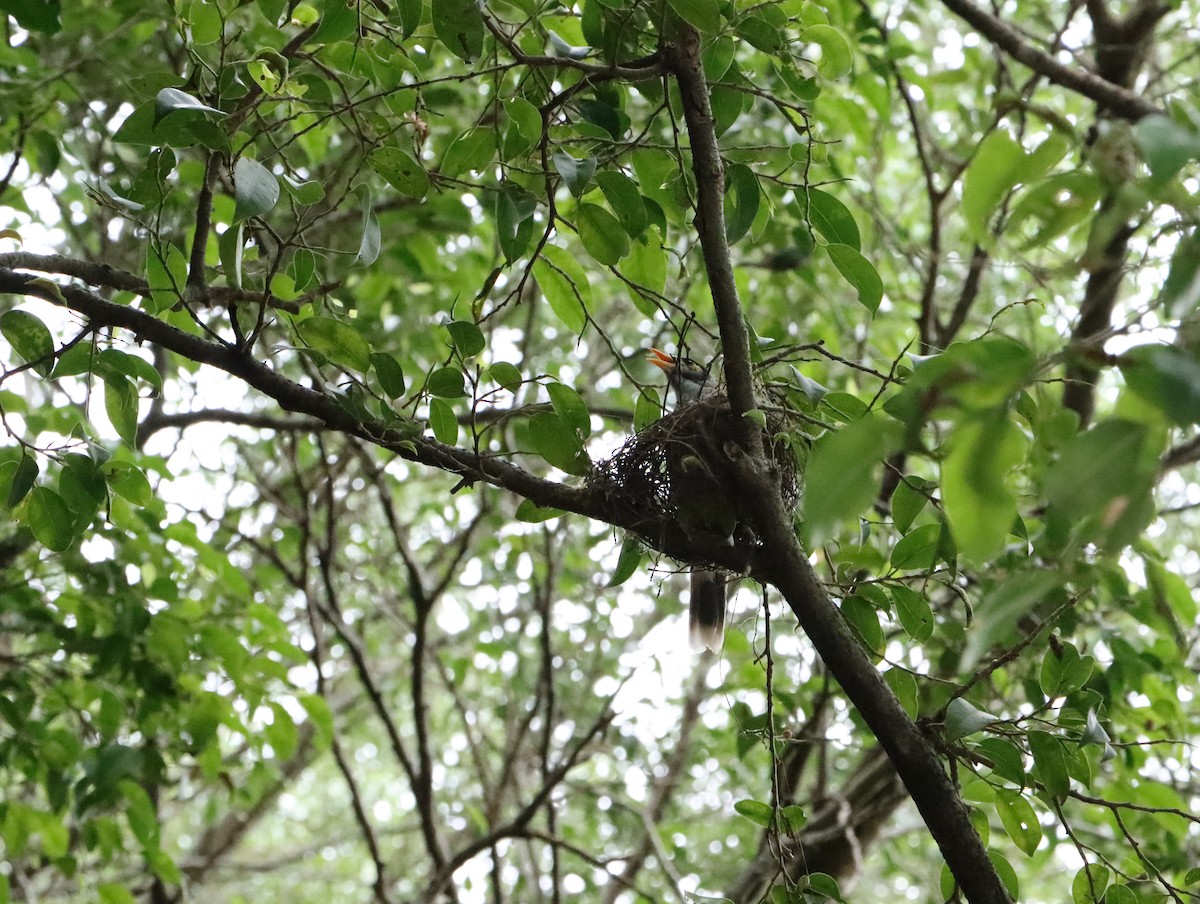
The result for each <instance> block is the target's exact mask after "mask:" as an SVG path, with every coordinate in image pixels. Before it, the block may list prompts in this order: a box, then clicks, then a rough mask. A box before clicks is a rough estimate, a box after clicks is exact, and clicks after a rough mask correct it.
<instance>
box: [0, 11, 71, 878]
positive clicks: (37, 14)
mask: <svg viewBox="0 0 1200 904" xmlns="http://www.w3.org/2000/svg"><path fill="white" fill-rule="evenodd" d="M0 10H2V11H3V12H5V13H7V14H8V15H10V16H12V17H13V18H14V19H16V20H17V24H18V25H20V26H21V27H22V28H27V29H29V31H40V32H44V33H45V34H48V35H53V34H57V33H58V32H59V30H60V29H61V28H62V21H61V16H62V0H3V2H2V3H0ZM6 885H7V883H6Z"/></svg>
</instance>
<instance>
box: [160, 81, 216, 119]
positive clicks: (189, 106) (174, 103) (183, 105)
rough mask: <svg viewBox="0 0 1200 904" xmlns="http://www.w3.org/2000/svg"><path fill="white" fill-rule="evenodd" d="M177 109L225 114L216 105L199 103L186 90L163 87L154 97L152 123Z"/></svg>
mask: <svg viewBox="0 0 1200 904" xmlns="http://www.w3.org/2000/svg"><path fill="white" fill-rule="evenodd" d="M178 110H194V111H199V112H201V113H211V114H214V115H216V116H224V115H225V113H224V112H222V111H221V110H218V109H217V108H216V107H210V106H209V105H208V104H204V103H201V102H200V101H199V100H197V99H196V98H194V97H192V95H190V94H188V93H187V92H186V91H180V90H179V89H178V88H163V89H162V90H161V91H159V92H158V96H157V97H155V98H154V124H155V125H158V124H159V123H160V122H161V121H162V119H163V117H164V116H167V115H169V114H171V113H174V112H176V111H178Z"/></svg>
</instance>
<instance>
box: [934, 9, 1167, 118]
mask: <svg viewBox="0 0 1200 904" xmlns="http://www.w3.org/2000/svg"><path fill="white" fill-rule="evenodd" d="M942 3H943V4H945V6H946V8H947V9H948V10H950V11H951V12H952V13H954V14H955V15H956V16H958V17H959V18H961V19H963V20H965V21H966V22H967V24H969V25H971V26H972V27H974V28H975V29H976V30H977V31H978V32H979V33H980V34H982V35H983V36H984V37H985V38H987V39H988V40H989V41H991V42H992V43H993V44H995V45H996V46H997V47H999V48H1000V49H1001V50H1003V51H1004V52H1005V53H1007V54H1008V55H1009V56H1011V57H1012V58H1013V59H1014V60H1016V61H1017V62H1018V63H1023V64H1024V65H1026V66H1028V67H1029V68H1030V69H1032V70H1034V71H1035V72H1040V73H1041V74H1042V75H1044V76H1045V77H1046V78H1047V79H1049V80H1050V81H1051V82H1053V83H1054V84H1056V85H1061V86H1062V87H1064V88H1067V89H1069V90H1071V91H1074V92H1076V93H1077V94H1082V95H1083V96H1084V97H1087V98H1090V99H1091V100H1094V101H1095V102H1096V103H1097V104H1099V105H1100V107H1102V108H1105V109H1107V110H1109V111H1110V112H1112V113H1113V114H1115V115H1116V116H1118V117H1120V118H1121V119H1127V120H1129V121H1130V122H1137V121H1138V120H1139V119H1142V118H1143V117H1145V116H1150V115H1152V114H1155V113H1162V112H1163V111H1162V108H1160V107H1157V106H1155V105H1154V104H1152V103H1150V102H1149V101H1147V100H1146V99H1145V98H1143V97H1141V96H1140V95H1138V94H1134V93H1133V92H1132V91H1130V90H1128V89H1126V88H1122V87H1121V86H1120V85H1117V84H1114V83H1112V82H1110V81H1108V80H1107V79H1104V78H1101V77H1100V76H1098V75H1096V74H1095V73H1094V72H1089V71H1087V70H1086V69H1082V68H1077V67H1071V66H1066V65H1064V64H1062V63H1060V62H1059V61H1058V60H1056V59H1055V58H1054V57H1052V56H1050V54H1048V53H1046V52H1045V51H1042V50H1038V49H1037V48H1036V47H1032V46H1030V45H1029V44H1027V43H1026V42H1025V38H1024V37H1023V36H1022V35H1021V33H1020V32H1019V31H1017V30H1016V29H1015V28H1013V27H1012V26H1011V25H1009V24H1008V23H1007V22H1003V21H1001V20H1000V19H998V18H996V17H995V16H993V15H992V14H991V13H989V12H988V11H987V10H984V9H982V8H980V7H978V6H976V5H975V4H974V3H972V2H971V0H942Z"/></svg>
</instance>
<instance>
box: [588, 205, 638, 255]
mask: <svg viewBox="0 0 1200 904" xmlns="http://www.w3.org/2000/svg"><path fill="white" fill-rule="evenodd" d="M575 226H576V228H577V229H578V230H579V238H580V240H581V241H582V242H583V247H584V248H585V249H587V252H588V254H590V255H591V256H592V257H593V258H595V259H596V260H597V261H599V262H600V263H601V264H604V265H605V266H607V267H612V266H615V265H616V264H617V262H618V261H620V260H621V258H623V257H624V256H625V255H627V254H628V253H629V236H628V234H627V233H626V232H625V230H624V228H623V227H622V226H621V223H620V221H619V220H618V219H617V218H616V217H614V216H613V215H612V214H611V213H609V212H608V211H607V210H605V209H604V208H603V207H601V206H599V205H598V204H589V203H583V204H580V205H579V210H578V213H577V214H576V217H575Z"/></svg>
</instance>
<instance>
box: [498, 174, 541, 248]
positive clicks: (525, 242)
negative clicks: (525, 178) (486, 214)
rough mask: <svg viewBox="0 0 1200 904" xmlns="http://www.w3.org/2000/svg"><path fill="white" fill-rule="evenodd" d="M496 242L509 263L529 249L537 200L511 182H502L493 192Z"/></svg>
mask: <svg viewBox="0 0 1200 904" xmlns="http://www.w3.org/2000/svg"><path fill="white" fill-rule="evenodd" d="M494 210H495V217H496V240H497V241H498V242H499V243H500V250H501V251H502V252H504V259H505V261H507V262H508V263H510V264H511V263H512V262H513V261H515V260H516V259H517V258H519V257H520V256H521V255H522V254H523V253H524V252H525V249H526V248H528V247H529V241H530V239H531V238H532V237H533V214H534V212H535V211H536V210H537V198H535V197H534V196H533V195H532V194H530V193H529V192H528V191H526V190H525V189H524V188H522V187H521V186H519V185H517V184H516V183H514V182H509V181H507V180H506V181H504V182H503V183H501V185H500V190H499V191H498V192H496V203H495V207H494Z"/></svg>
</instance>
